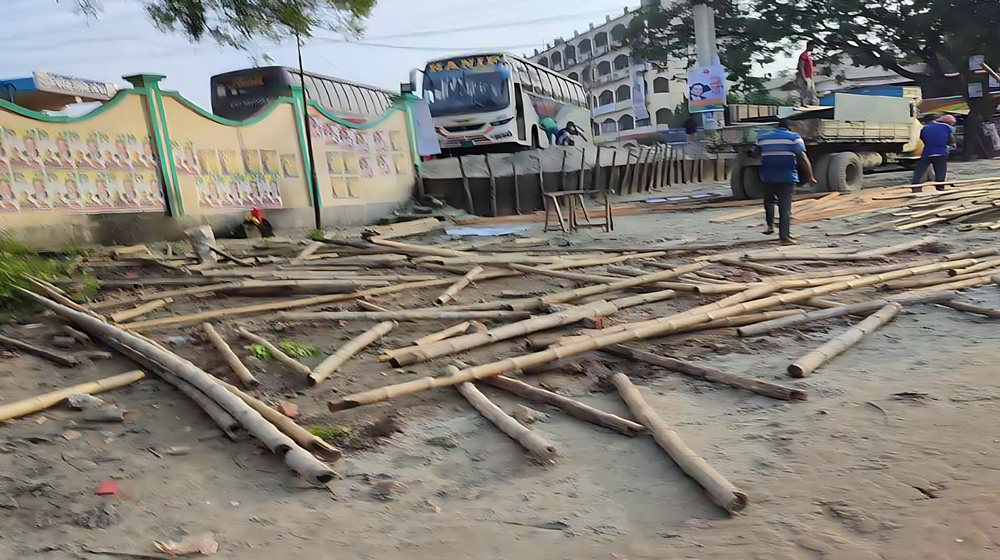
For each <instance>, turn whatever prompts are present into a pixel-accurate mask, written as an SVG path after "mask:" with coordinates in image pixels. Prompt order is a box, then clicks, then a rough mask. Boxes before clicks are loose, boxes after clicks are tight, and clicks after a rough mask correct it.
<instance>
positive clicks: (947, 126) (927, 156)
mask: <svg viewBox="0 0 1000 560" xmlns="http://www.w3.org/2000/svg"><path fill="white" fill-rule="evenodd" d="M923 121H924V127H923V128H922V129H920V140H921V141H922V142H923V143H924V151H923V153H921V154H920V160H918V161H917V166H916V167H915V168H914V169H913V181H912V183H911V184H913V185H920V184H921V183H923V182H924V175H926V174H927V170H928V169H929V168H931V167H933V168H934V182H935V183H944V182H945V181H947V180H948V154H949V153H950V152H951V149H952V146H955V145H956V144H957V140H956V138H955V117H953V116H951V115H945V116H943V117H941V118H935V116H934V115H928V116H926V117H924V119H923ZM944 187H945V186H944V185H942V184H938V185H937V186H936V188H937V190H939V191H943V190H944ZM912 190H913V192H920V191H922V190H924V188H923V187H922V186H914V187H913V188H912Z"/></svg>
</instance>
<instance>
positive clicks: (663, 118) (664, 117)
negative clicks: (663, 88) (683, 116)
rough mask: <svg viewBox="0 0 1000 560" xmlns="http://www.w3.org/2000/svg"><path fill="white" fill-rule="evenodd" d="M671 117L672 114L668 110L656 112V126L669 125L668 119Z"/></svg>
mask: <svg viewBox="0 0 1000 560" xmlns="http://www.w3.org/2000/svg"><path fill="white" fill-rule="evenodd" d="M671 117H673V112H672V111H671V110H670V109H660V110H659V111H657V112H656V124H665V125H668V126H669V125H670V118H671Z"/></svg>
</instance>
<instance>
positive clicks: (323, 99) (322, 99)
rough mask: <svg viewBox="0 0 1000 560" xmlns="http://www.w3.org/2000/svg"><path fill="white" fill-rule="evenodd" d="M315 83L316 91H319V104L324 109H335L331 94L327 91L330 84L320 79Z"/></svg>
mask: <svg viewBox="0 0 1000 560" xmlns="http://www.w3.org/2000/svg"><path fill="white" fill-rule="evenodd" d="M315 81H316V89H317V90H319V104H320V105H322V106H323V108H324V109H331V108H333V104H332V102H331V101H330V92H329V91H328V90H327V87H328V86H329V85H330V82H328V81H327V80H323V79H320V78H316V79H315Z"/></svg>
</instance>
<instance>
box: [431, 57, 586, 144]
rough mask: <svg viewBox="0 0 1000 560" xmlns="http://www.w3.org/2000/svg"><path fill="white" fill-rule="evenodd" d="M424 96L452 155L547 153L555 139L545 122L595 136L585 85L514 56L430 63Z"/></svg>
mask: <svg viewBox="0 0 1000 560" xmlns="http://www.w3.org/2000/svg"><path fill="white" fill-rule="evenodd" d="M423 96H424V99H426V100H427V102H428V104H429V105H430V110H431V116H432V117H434V128H435V130H436V131H437V135H438V141H439V142H440V144H441V149H442V151H444V152H445V153H449V154H461V153H484V152H503V151H516V150H522V149H528V148H544V147H546V146H548V145H549V138H548V135H546V133H545V131H544V130H542V129H541V128H540V127H539V122H541V121H542V119H545V118H551V119H553V120H554V121H555V122H556V123H557V124H558V125H559V128H564V127H566V125H567V124H568V123H570V122H572V123H574V124H576V125H577V126H578V127H579V128H580V129H581V130H584V131H586V133H587V134H588V135H589V133H590V132H591V130H592V126H591V124H590V107H589V102H588V101H589V99H588V97H589V96H588V95H587V94H586V92H584V90H583V86H581V85H580V83H579V82H576V81H573V80H571V79H569V78H567V77H566V76H562V75H560V74H557V73H556V72H553V71H552V70H549V69H548V68H545V67H544V66H539V65H538V64H535V63H533V62H529V61H527V60H525V59H523V58H521V57H518V56H514V55H512V54H507V53H499V54H472V55H466V56H457V57H454V58H446V59H442V60H434V61H431V62H428V63H427V67H426V68H425V69H424V81H423ZM576 141H577V142H579V139H577V140H576ZM587 141H588V142H593V139H592V138H588V140H587Z"/></svg>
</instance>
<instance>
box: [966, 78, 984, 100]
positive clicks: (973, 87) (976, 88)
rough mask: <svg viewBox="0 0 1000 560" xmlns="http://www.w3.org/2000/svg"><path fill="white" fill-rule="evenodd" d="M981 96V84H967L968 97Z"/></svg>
mask: <svg viewBox="0 0 1000 560" xmlns="http://www.w3.org/2000/svg"><path fill="white" fill-rule="evenodd" d="M982 96H983V84H981V83H979V82H972V83H971V84H969V97H970V98H971V97H982Z"/></svg>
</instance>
